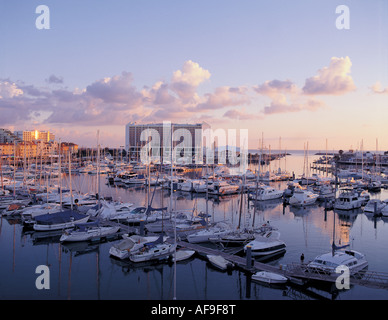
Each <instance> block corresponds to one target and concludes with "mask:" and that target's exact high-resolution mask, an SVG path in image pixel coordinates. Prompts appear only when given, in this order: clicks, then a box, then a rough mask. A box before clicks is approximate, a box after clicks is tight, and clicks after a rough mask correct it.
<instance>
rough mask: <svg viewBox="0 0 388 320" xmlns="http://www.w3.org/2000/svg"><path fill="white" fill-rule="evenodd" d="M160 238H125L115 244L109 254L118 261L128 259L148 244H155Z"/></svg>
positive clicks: (137, 236)
mask: <svg viewBox="0 0 388 320" xmlns="http://www.w3.org/2000/svg"><path fill="white" fill-rule="evenodd" d="M158 238H159V236H150V237H143V236H140V235H136V234H135V235H131V236H125V237H124V236H123V240H121V241H120V242H119V243H116V244H114V245H113V246H111V247H110V249H109V254H110V255H111V256H113V257H116V258H118V259H121V260H123V259H127V258H128V257H129V255H130V254H131V253H135V252H137V251H139V250H140V249H141V248H143V247H144V245H145V244H146V243H150V242H155V241H156V240H157V239H158Z"/></svg>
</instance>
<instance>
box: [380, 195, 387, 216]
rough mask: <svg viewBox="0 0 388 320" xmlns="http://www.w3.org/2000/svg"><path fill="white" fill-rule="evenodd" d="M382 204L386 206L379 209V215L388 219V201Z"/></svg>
mask: <svg viewBox="0 0 388 320" xmlns="http://www.w3.org/2000/svg"><path fill="white" fill-rule="evenodd" d="M384 202H385V204H386V205H385V206H384V208H382V209H381V215H382V216H383V217H388V199H387V200H384Z"/></svg>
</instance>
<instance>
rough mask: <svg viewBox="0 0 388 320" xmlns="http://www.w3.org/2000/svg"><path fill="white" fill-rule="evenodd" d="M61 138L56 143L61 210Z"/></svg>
mask: <svg viewBox="0 0 388 320" xmlns="http://www.w3.org/2000/svg"><path fill="white" fill-rule="evenodd" d="M61 145H62V143H61V139H59V144H58V155H59V168H58V174H59V201H60V208H61V211H63V210H62V162H61V157H62V155H61Z"/></svg>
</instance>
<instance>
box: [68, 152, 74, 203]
mask: <svg viewBox="0 0 388 320" xmlns="http://www.w3.org/2000/svg"><path fill="white" fill-rule="evenodd" d="M69 185H70V205H71V210H73V187H72V185H71V159H70V148H69Z"/></svg>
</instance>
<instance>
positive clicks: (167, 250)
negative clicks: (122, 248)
mask: <svg viewBox="0 0 388 320" xmlns="http://www.w3.org/2000/svg"><path fill="white" fill-rule="evenodd" d="M175 250H176V244H175V243H168V242H166V241H163V237H162V236H160V237H159V238H158V239H157V240H156V241H154V242H149V243H145V244H144V246H143V248H141V249H140V250H139V251H137V252H135V253H130V255H129V260H131V261H132V262H144V261H151V260H162V259H168V258H169V257H170V256H172V255H173V253H174V251H175Z"/></svg>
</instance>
